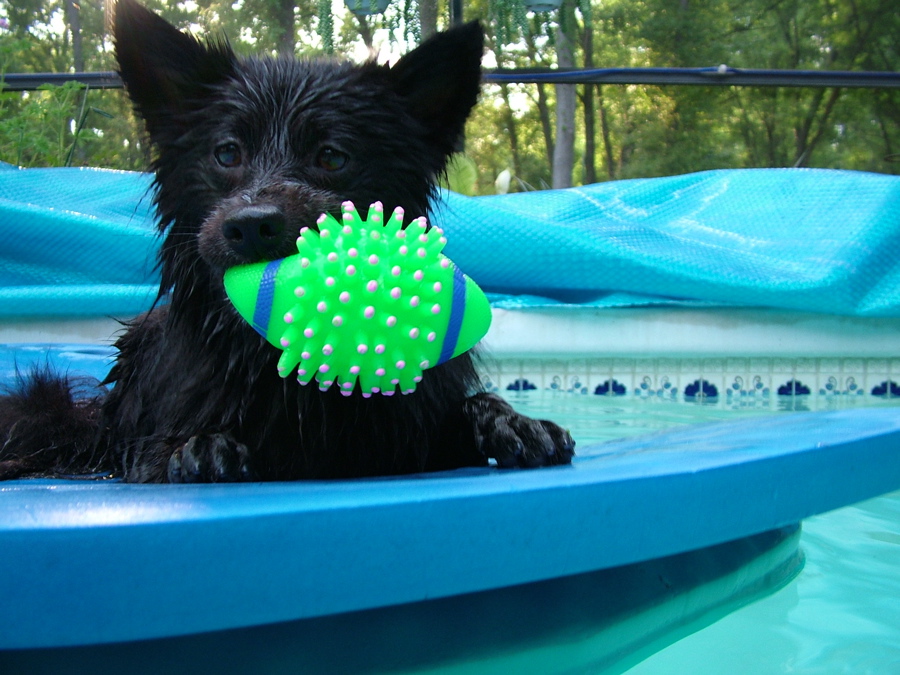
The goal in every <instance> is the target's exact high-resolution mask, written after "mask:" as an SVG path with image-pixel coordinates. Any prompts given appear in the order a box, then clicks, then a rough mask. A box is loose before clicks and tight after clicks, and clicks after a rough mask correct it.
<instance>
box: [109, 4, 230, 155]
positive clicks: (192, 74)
mask: <svg viewBox="0 0 900 675" xmlns="http://www.w3.org/2000/svg"><path fill="white" fill-rule="evenodd" d="M114 37H115V48H116V59H117V60H118V62H119V75H120V76H121V77H122V81H123V82H124V83H125V88H126V89H127V90H128V95H129V96H130V97H131V100H132V102H133V103H134V106H135V110H136V111H137V113H138V114H139V115H140V116H141V117H143V118H144V121H145V122H146V124H147V131H148V132H149V133H150V137H151V139H153V140H154V141H156V142H159V141H160V140H161V135H162V136H164V135H165V132H166V130H167V129H169V128H171V127H172V126H173V125H175V126H177V122H176V120H177V119H178V117H179V116H180V115H181V114H182V113H185V112H188V111H189V110H190V109H191V107H192V102H193V101H196V100H197V99H199V98H200V97H201V96H202V95H203V92H204V90H206V89H208V87H210V86H213V85H215V84H218V83H219V82H222V81H224V80H225V79H227V78H228V77H230V76H231V75H232V74H233V73H234V69H235V56H234V52H232V50H231V48H230V47H229V46H228V45H227V43H225V42H211V43H208V44H203V43H201V42H199V41H198V40H197V39H195V38H193V37H191V36H190V35H186V34H185V33H182V32H181V31H179V30H178V29H177V28H175V27H174V26H173V25H172V24H170V23H169V22H167V21H166V20H165V19H163V18H162V17H160V16H157V15H156V14H154V13H153V12H151V11H150V10H148V9H146V8H144V7H143V6H142V5H140V4H138V3H137V2H136V1H135V0H118V2H117V3H116V14H115V25H114Z"/></svg>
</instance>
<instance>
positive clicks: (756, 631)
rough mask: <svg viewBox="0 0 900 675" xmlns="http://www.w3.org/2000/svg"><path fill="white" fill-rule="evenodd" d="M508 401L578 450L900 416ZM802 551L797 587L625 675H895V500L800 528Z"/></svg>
mask: <svg viewBox="0 0 900 675" xmlns="http://www.w3.org/2000/svg"><path fill="white" fill-rule="evenodd" d="M508 395H509V397H510V399H511V400H512V401H514V403H515V404H516V406H517V407H519V408H520V409H522V410H525V411H527V412H528V413H529V414H535V415H546V416H550V417H552V418H554V419H557V420H559V419H562V420H564V421H567V422H568V423H569V426H570V428H571V429H572V430H573V434H574V435H575V437H576V439H577V440H578V441H579V442H581V441H595V440H608V439H612V438H615V437H621V436H626V435H636V434H640V433H646V432H650V431H656V430H659V429H662V428H671V427H673V426H676V425H683V424H693V423H699V422H712V421H718V420H722V419H729V418H734V417H742V416H755V415H771V414H778V413H779V412H789V411H793V410H811V411H812V410H823V409H834V408H839V407H856V406H859V407H871V406H892V407H897V406H900V399H897V398H895V399H890V398H881V397H873V396H871V395H865V394H861V395H859V396H850V397H847V396H844V397H839V396H833V395H824V394H823V395H820V394H816V395H810V396H796V397H790V396H775V397H771V398H768V399H765V400H756V401H753V402H750V403H748V402H747V401H746V400H742V399H741V398H740V397H737V398H735V397H732V398H731V399H729V398H728V397H722V398H721V400H715V401H712V400H706V401H700V402H698V401H688V402H684V401H683V400H676V399H664V398H660V397H641V396H640V395H638V396H623V397H609V396H585V395H578V394H572V393H566V392H557V391H537V390H535V391H529V392H510V393H509V394H508ZM744 399H746V396H745V397H744ZM800 546H801V548H802V550H803V552H804V554H805V555H806V564H805V568H804V570H803V571H802V572H801V574H800V575H799V576H798V577H797V579H795V580H794V581H793V582H792V583H790V584H789V585H787V586H786V587H785V588H783V589H781V590H780V591H778V592H776V593H775V594H773V595H771V596H769V597H766V598H763V599H761V600H758V601H757V602H755V603H753V604H750V605H748V606H746V607H743V608H741V609H739V610H738V611H736V612H734V613H732V614H730V615H728V616H726V617H724V618H722V619H720V620H719V621H717V622H716V623H714V624H712V625H710V626H708V627H705V628H703V629H702V630H700V631H698V632H696V633H693V634H691V635H689V636H687V637H685V638H683V639H682V640H680V641H678V642H676V643H675V644H673V645H671V646H669V647H667V648H665V649H663V650H662V651H660V652H658V653H656V654H654V655H652V656H650V657H648V658H647V659H646V660H645V661H643V662H642V663H639V664H638V665H635V666H634V667H633V668H631V669H630V670H628V671H627V672H628V675H671V674H672V673H691V674H692V675H721V674H722V673H742V674H746V675H775V674H778V673H785V674H787V673H822V674H823V675H825V674H828V675H831V674H833V673H854V674H856V673H872V674H882V673H884V674H886V673H894V672H896V669H897V664H898V663H900V492H895V493H892V494H889V495H885V496H883V497H880V498H877V499H873V500H869V501H866V502H863V503H860V504H856V505H854V506H849V507H846V508H842V509H838V510H836V511H832V512H830V513H826V514H823V515H819V516H814V517H812V518H810V519H808V520H806V521H804V523H803V532H802V535H801V540H800ZM561 658H562V656H561ZM613 672H615V671H613Z"/></svg>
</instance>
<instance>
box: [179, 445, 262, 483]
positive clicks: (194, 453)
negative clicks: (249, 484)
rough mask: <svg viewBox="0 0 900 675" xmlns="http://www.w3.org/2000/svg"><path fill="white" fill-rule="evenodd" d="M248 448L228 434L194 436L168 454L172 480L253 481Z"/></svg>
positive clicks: (183, 481)
mask: <svg viewBox="0 0 900 675" xmlns="http://www.w3.org/2000/svg"><path fill="white" fill-rule="evenodd" d="M248 454H249V453H248V450H247V446H245V445H244V444H243V443H238V442H237V441H235V440H234V439H233V438H231V436H228V435H226V434H209V435H201V436H192V437H191V438H189V439H188V440H187V442H186V443H184V445H182V446H181V447H179V448H176V449H175V451H174V452H173V453H172V455H171V456H170V457H169V465H168V469H167V477H168V480H169V482H170V483H229V482H237V481H249V480H253V471H252V470H251V468H250V466H249V464H248Z"/></svg>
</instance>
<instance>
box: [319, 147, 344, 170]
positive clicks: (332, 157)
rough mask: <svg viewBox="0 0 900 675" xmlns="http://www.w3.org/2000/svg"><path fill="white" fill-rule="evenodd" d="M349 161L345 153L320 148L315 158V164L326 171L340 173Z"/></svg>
mask: <svg viewBox="0 0 900 675" xmlns="http://www.w3.org/2000/svg"><path fill="white" fill-rule="evenodd" d="M349 160H350V158H349V157H348V156H347V155H346V154H345V153H343V152H341V151H340V150H335V149H334V148H322V149H321V150H319V154H318V155H317V156H316V164H318V165H319V168H321V169H325V170H326V171H340V170H341V169H343V168H344V167H345V166H346V165H347V162H348V161H349Z"/></svg>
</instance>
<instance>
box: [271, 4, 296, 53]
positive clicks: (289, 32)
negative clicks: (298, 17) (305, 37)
mask: <svg viewBox="0 0 900 675" xmlns="http://www.w3.org/2000/svg"><path fill="white" fill-rule="evenodd" d="M295 6H296V0H278V5H277V6H276V8H275V12H276V17H275V18H276V21H277V22H278V28H279V29H280V32H281V36H280V37H279V39H278V53H279V54H283V55H285V56H290V55H291V54H293V53H294V50H295V49H296V45H297V33H296V29H295V27H294V7H295Z"/></svg>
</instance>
